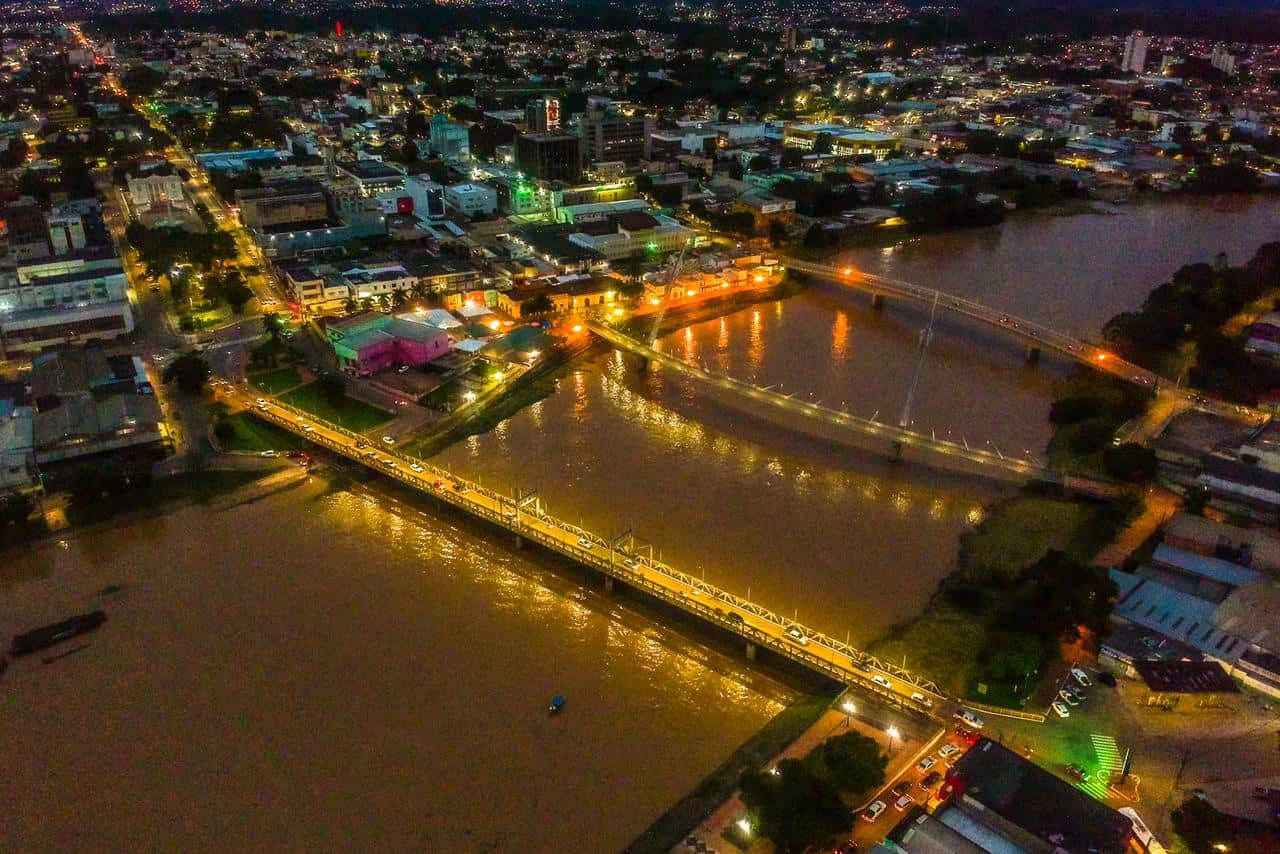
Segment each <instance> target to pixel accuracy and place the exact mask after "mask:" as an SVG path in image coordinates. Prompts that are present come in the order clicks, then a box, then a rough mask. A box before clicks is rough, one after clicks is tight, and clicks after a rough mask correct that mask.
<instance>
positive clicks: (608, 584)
mask: <svg viewBox="0 0 1280 854" xmlns="http://www.w3.org/2000/svg"><path fill="white" fill-rule="evenodd" d="M604 589H605V592H606V593H612V592H613V576H612V575H606V576H605V577H604Z"/></svg>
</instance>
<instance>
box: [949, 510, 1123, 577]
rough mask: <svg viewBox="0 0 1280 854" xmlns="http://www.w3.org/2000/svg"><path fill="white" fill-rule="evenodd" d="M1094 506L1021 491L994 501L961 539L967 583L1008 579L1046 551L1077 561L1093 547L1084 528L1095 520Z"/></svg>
mask: <svg viewBox="0 0 1280 854" xmlns="http://www.w3.org/2000/svg"><path fill="white" fill-rule="evenodd" d="M1097 512H1098V508H1097V506H1096V505H1093V504H1085V503H1077V502H1072V501H1062V500H1060V499H1056V498H1045V497H1042V496H1036V495H1021V496H1018V497H1017V498H1012V499H1010V500H1008V501H1004V502H1002V503H1000V504H997V505H996V506H995V507H994V508H993V509H992V510H991V513H990V514H989V515H988V516H987V518H986V519H984V520H983V521H982V524H980V525H979V526H978V527H977V528H975V529H974V530H972V531H969V532H967V533H966V534H965V535H964V536H963V538H962V539H961V543H960V566H961V570H962V572H963V574H964V576H965V577H966V578H967V579H968V580H970V581H983V580H986V579H994V580H1004V579H1010V578H1013V577H1014V576H1016V575H1017V573H1018V572H1019V571H1020V570H1021V569H1023V568H1024V567H1026V566H1027V565H1029V564H1032V563H1035V562H1036V561H1037V560H1039V559H1040V558H1041V557H1042V556H1043V555H1044V553H1045V552H1047V551H1049V550H1050V549H1059V550H1062V551H1065V552H1066V553H1067V554H1069V555H1070V556H1072V557H1074V558H1077V559H1079V560H1082V561H1088V560H1091V559H1092V558H1093V555H1094V554H1095V553H1096V552H1097V549H1096V548H1094V547H1093V538H1092V537H1090V536H1088V528H1089V527H1090V526H1091V525H1093V524H1095V523H1096V522H1097V521H1098V520H1097V518H1096V516H1097Z"/></svg>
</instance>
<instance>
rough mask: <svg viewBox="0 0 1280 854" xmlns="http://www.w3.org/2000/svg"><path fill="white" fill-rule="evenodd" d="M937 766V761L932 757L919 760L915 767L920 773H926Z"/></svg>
mask: <svg viewBox="0 0 1280 854" xmlns="http://www.w3.org/2000/svg"><path fill="white" fill-rule="evenodd" d="M937 764H938V760H936V759H934V758H933V757H932V756H926V757H925V758H924V759H921V760H920V762H919V764H917V765H916V770H918V771H922V772H923V771H928V770H929V769H930V768H932V767H933V766H935V765H937Z"/></svg>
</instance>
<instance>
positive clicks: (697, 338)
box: [440, 197, 1280, 642]
mask: <svg viewBox="0 0 1280 854" xmlns="http://www.w3.org/2000/svg"><path fill="white" fill-rule="evenodd" d="M1223 207H1228V208H1229V209H1228V210H1221V209H1220V208H1223ZM1275 239H1280V202H1278V201H1277V200H1276V199H1275V198H1263V197H1258V198H1254V199H1246V200H1243V201H1241V202H1239V203H1238V204H1231V205H1229V206H1223V205H1221V204H1217V205H1215V203H1213V202H1207V201H1185V200H1175V201H1164V200H1162V201H1160V202H1159V203H1152V204H1142V205H1134V206H1131V207H1125V208H1117V209H1116V212H1115V213H1114V215H1105V214H1091V215H1080V216H1070V217H1059V216H1049V215H1029V216H1018V217H1014V218H1013V219H1011V220H1010V221H1008V222H1006V223H1005V224H1004V225H1003V226H1001V227H999V228H995V229H980V230H973V231H964V232H956V233H951V234H943V235H930V236H926V237H921V238H916V239H912V240H910V241H908V242H906V243H904V244H902V245H899V246H897V247H894V248H892V249H875V250H866V251H856V252H851V253H848V254H847V255H845V256H844V257H843V258H842V259H840V260H839V261H838V262H837V263H840V264H844V263H853V264H856V265H857V266H858V267H859V268H861V269H865V270H868V271H872V272H877V273H882V274H885V275H889V276H894V277H897V278H902V279H907V280H912V281H918V282H920V283H921V284H927V285H931V286H934V287H938V288H941V289H944V290H947V291H949V292H952V293H956V294H960V295H963V296H967V297H971V298H974V299H978V300H981V301H984V302H987V303H989V304H991V305H994V306H997V307H1000V308H1005V309H1007V310H1008V311H1010V312H1011V313H1016V314H1021V315H1026V316H1030V317H1036V318H1038V319H1040V320H1042V321H1044V322H1047V323H1049V324H1050V325H1053V326H1056V327H1059V328H1063V329H1068V330H1071V331H1074V332H1078V333H1082V334H1086V335H1088V336H1090V337H1096V336H1097V333H1098V330H1099V328H1100V326H1101V324H1102V323H1104V322H1105V321H1106V319H1107V318H1109V317H1110V316H1111V315H1113V314H1115V313H1116V312H1119V311H1122V310H1125V309H1128V308H1133V307H1136V306H1137V305H1139V304H1140V303H1141V301H1142V299H1143V297H1144V296H1145V295H1146V294H1147V292H1148V291H1150V290H1151V289H1152V288H1154V287H1155V286H1156V285H1158V284H1159V283H1160V282H1162V281H1164V280H1165V279H1167V277H1168V276H1169V275H1170V274H1171V273H1172V272H1173V271H1174V270H1176V269H1177V268H1178V267H1179V266H1181V265H1182V264H1185V263H1189V262H1192V261H1209V260H1212V258H1213V256H1214V255H1215V254H1216V253H1217V252H1219V251H1226V252H1227V253H1228V254H1229V257H1230V258H1231V259H1232V261H1233V262H1234V263H1243V262H1244V261H1245V260H1247V259H1248V258H1249V257H1251V256H1252V254H1253V252H1254V250H1255V249H1256V248H1257V247H1258V246H1259V245H1260V244H1261V243H1263V242H1266V241H1267V240H1275ZM927 321H928V310H927V309H926V308H924V307H920V306H908V305H902V304H895V303H893V302H892V301H890V302H889V303H888V304H887V305H886V307H885V308H884V309H882V310H874V309H872V308H871V307H870V305H869V301H868V299H867V298H866V297H865V295H862V294H859V293H852V292H848V291H846V290H845V289H843V288H841V287H840V286H839V285H822V286H815V287H813V288H810V289H808V290H806V291H804V292H802V293H801V294H800V295H798V296H795V297H792V298H790V299H785V300H777V301H772V302H767V303H762V304H759V305H756V306H752V307H748V308H745V309H742V310H739V311H736V312H734V313H732V314H730V315H728V316H725V317H722V318H719V319H715V320H710V321H705V322H701V323H696V324H693V325H692V326H688V327H686V328H684V329H682V330H679V331H677V332H675V333H673V334H671V335H669V336H667V337H666V338H664V339H662V340H661V341H660V342H659V344H660V346H661V347H663V348H665V349H667V350H669V351H671V352H674V353H675V354H677V355H679V356H681V357H682V358H684V359H686V360H689V361H692V362H698V363H701V364H704V365H706V366H707V367H708V368H711V369H714V370H719V371H724V372H726V373H728V374H731V375H733V376H736V377H739V378H743V379H750V380H754V381H756V382H758V383H760V384H761V385H772V386H776V387H779V388H780V390H781V391H783V392H785V393H791V394H794V395H796V396H797V397H801V398H804V399H812V400H818V401H821V402H823V403H824V404H826V405H828V406H833V407H836V408H842V409H848V410H850V411H852V412H854V413H856V414H859V415H868V416H869V415H876V416H877V417H878V418H880V419H881V420H884V421H889V422H895V423H896V422H898V421H899V419H900V418H901V417H902V415H903V409H904V404H905V402H906V400H907V397H908V394H907V389H908V387H909V386H910V385H911V382H912V377H913V375H914V374H915V371H916V363H917V352H918V344H919V340H920V335H921V330H922V329H923V327H924V326H925V325H926V324H927ZM1069 370H1070V366H1069V365H1066V364H1064V363H1062V362H1060V361H1057V360H1054V359H1052V358H1048V357H1046V358H1045V359H1043V360H1042V361H1040V362H1039V363H1038V364H1027V363H1026V361H1025V359H1024V356H1023V353H1022V350H1021V348H1020V346H1019V345H1018V344H1017V343H1015V342H1012V341H1010V340H1006V339H1003V338H1001V337H1000V336H999V335H998V333H996V332H994V331H984V330H981V329H975V328H973V327H972V326H971V325H968V324H966V323H965V322H963V321H961V320H958V319H954V318H949V317H946V316H941V317H939V318H938V319H937V321H936V322H935V328H934V334H933V335H932V338H931V340H930V343H929V346H928V349H927V352H926V354H925V361H924V364H923V368H922V370H921V372H920V381H919V385H918V391H917V394H916V396H915V400H914V405H913V406H912V408H911V411H910V413H909V420H910V421H911V423H912V426H913V428H914V429H916V430H919V431H922V432H934V433H935V434H936V435H938V436H940V437H941V436H945V437H948V438H951V439H953V440H956V441H965V442H969V443H971V444H974V445H980V446H983V447H988V448H993V449H996V450H999V451H1000V452H1001V453H1005V454H1030V455H1032V456H1037V457H1039V456H1042V455H1043V450H1044V446H1045V442H1046V440H1047V439H1048V436H1049V425H1048V422H1047V418H1046V416H1047V413H1048V405H1049V401H1050V400H1051V397H1052V392H1053V386H1054V382H1055V380H1057V379H1058V378H1060V377H1063V376H1065V375H1066V374H1067V373H1068V371H1069ZM440 461H441V462H443V463H444V464H447V465H451V466H454V467H455V468H456V469H457V470H458V471H459V472H460V473H463V474H466V475H468V476H471V477H480V478H481V479H482V480H484V481H485V482H486V483H490V484H492V485H494V486H501V487H506V488H514V487H517V486H518V487H520V488H523V489H526V490H528V489H533V488H536V489H537V490H538V491H539V494H540V496H541V497H542V498H543V499H544V500H545V501H546V502H547V503H548V505H549V507H550V509H551V510H552V512H555V513H557V514H559V515H561V516H564V517H567V518H570V519H575V520H576V519H581V520H583V521H585V522H586V523H587V524H588V525H590V526H592V527H595V528H597V529H598V530H600V531H610V530H612V531H615V532H617V531H624V530H632V531H634V532H635V533H636V534H637V535H639V536H640V537H641V538H643V539H644V540H648V541H650V542H652V543H654V544H655V546H656V547H657V548H660V549H661V550H662V552H663V554H664V557H666V558H667V559H668V560H670V561H672V562H674V563H677V564H678V565H680V566H682V567H685V568H687V569H689V570H690V571H693V572H696V573H703V574H705V575H706V577H707V579H708V580H710V581H713V582H714V583H716V584H719V585H721V586H724V587H726V588H728V589H731V590H734V591H735V592H738V593H742V594H746V593H748V592H749V593H750V595H751V596H752V598H754V599H755V600H757V601H759V602H760V603H762V604H764V605H766V606H769V607H771V608H773V609H774V610H776V611H779V612H782V613H784V614H786V615H787V616H792V615H798V616H799V619H800V620H802V621H804V622H808V623H810V624H811V625H814V626H816V627H817V628H820V629H822V630H824V631H827V632H829V633H831V634H833V635H835V636H837V637H840V638H844V637H846V636H848V637H850V638H852V639H853V640H854V641H855V642H866V641H869V640H871V639H873V638H875V637H877V636H878V635H880V634H883V633H884V631H885V630H886V629H888V628H889V627H890V626H891V625H892V624H893V623H895V622H897V621H900V620H905V619H909V618H910V617H911V616H912V615H914V614H916V613H918V612H919V611H920V610H921V608H922V606H923V605H924V602H925V601H926V599H927V598H928V596H929V594H930V593H931V592H932V591H933V589H934V588H935V586H936V584H937V582H938V581H939V580H940V579H941V578H942V577H943V576H944V575H946V574H947V573H948V572H949V571H950V570H951V568H952V567H953V565H954V559H955V554H956V547H957V541H958V537H959V535H960V533H961V532H962V531H963V530H965V529H966V528H967V527H969V526H971V525H973V524H974V523H975V522H977V521H979V520H980V519H981V516H982V508H983V506H984V505H986V504H988V503H989V502H990V501H991V500H993V499H994V498H996V497H998V496H1000V495H1003V494H1006V493H1007V490H1008V487H1007V486H1001V485H998V484H995V483H989V482H986V481H983V480H979V479H975V478H966V477H958V476H956V475H953V474H948V473H944V472H941V471H938V470H936V469H931V468H927V467H923V466H921V465H918V464H913V463H906V464H902V465H893V464H891V463H888V462H886V460H885V459H884V457H883V454H882V453H880V452H875V451H873V452H868V451H866V450H864V449H859V448H855V447H850V446H847V445H844V444H838V443H832V442H829V441H816V440H814V439H812V438H809V437H806V436H803V435H801V434H798V433H796V432H795V431H793V430H791V429H784V428H780V427H778V426H777V425H774V424H771V423H768V422H765V421H762V420H760V419H758V418H756V417H751V416H748V415H745V414H743V413H741V412H739V411H737V410H735V409H733V408H731V407H729V406H727V405H725V404H724V403H723V402H717V401H716V400H714V399H712V398H711V397H710V396H709V394H708V392H707V391H706V389H705V388H703V387H701V386H699V385H697V384H695V383H694V382H693V381H691V380H686V379H683V378H676V379H674V380H673V379H670V378H668V377H664V376H663V375H662V373H661V371H660V370H655V371H653V372H652V373H650V374H647V375H646V374H641V373H640V371H639V370H638V367H637V364H636V362H635V361H634V360H633V359H631V358H629V357H628V358H624V357H623V356H621V355H620V354H618V353H610V354H608V355H606V356H604V357H601V358H599V359H597V360H595V361H593V362H591V363H589V364H585V365H582V366H581V367H579V368H577V369H576V370H574V371H573V372H572V373H571V374H570V375H569V376H567V377H566V378H565V379H564V380H563V381H562V382H561V384H560V388H559V390H558V391H557V392H556V393H555V394H553V395H552V396H550V397H549V398H547V399H546V400H544V401H542V402H541V403H539V404H537V405H535V406H532V407H529V408H528V409H527V410H525V411H523V412H521V413H519V414H518V415H516V416H515V417H513V418H511V419H509V420H508V421H506V422H504V423H503V424H501V425H499V427H498V428H497V429H495V430H493V431H492V432H490V433H488V434H486V435H483V436H477V437H473V438H472V439H470V440H469V441H467V442H465V443H462V444H460V445H457V446H454V447H453V448H450V449H449V450H447V451H446V452H445V453H443V454H442V455H441V456H440Z"/></svg>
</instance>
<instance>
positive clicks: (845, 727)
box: [671, 707, 936, 854]
mask: <svg viewBox="0 0 1280 854" xmlns="http://www.w3.org/2000/svg"><path fill="white" fill-rule="evenodd" d="M850 729H852V730H854V731H856V732H860V733H862V734H863V735H865V736H867V737H868V738H872V739H874V740H875V741H876V742H877V743H879V744H880V746H881V748H882V749H883V750H884V751H885V752H889V753H890V757H889V765H888V767H887V768H886V769H885V785H886V786H887V785H889V783H890V782H891V781H892V780H893V779H894V778H895V777H897V776H898V775H899V774H901V773H902V771H903V769H904V768H907V767H909V766H911V765H913V764H914V763H915V761H916V758H917V756H918V754H919V752H920V748H921V747H923V746H924V745H925V744H927V743H929V741H928V740H925V741H921V740H918V739H896V740H894V741H893V742H892V744H891V743H890V739H889V736H888V734H887V733H886V732H885V731H884V730H883V729H881V728H879V727H874V726H872V725H870V724H868V723H866V722H865V721H862V720H859V719H858V718H857V717H856V716H853V717H850V716H849V715H847V714H845V713H844V712H843V711H841V710H840V709H839V708H838V707H836V708H832V709H829V710H828V711H827V712H826V714H824V715H823V716H822V717H820V718H818V720H817V721H815V722H814V724H813V725H812V726H811V727H809V728H808V729H807V730H805V731H804V732H803V733H801V734H800V736H799V737H798V738H797V739H796V740H795V741H793V742H791V743H790V744H789V745H787V746H786V748H784V749H783V750H782V752H781V753H779V754H778V755H777V756H775V757H774V758H773V759H772V760H770V761H769V763H768V766H767V767H770V768H772V767H775V766H776V765H777V764H778V763H779V762H781V761H782V760H784V759H802V758H804V757H805V756H807V755H808V754H809V753H810V752H811V751H812V750H813V749H814V748H815V747H817V746H818V745H819V744H821V743H822V742H824V741H826V740H827V739H828V738H831V737H832V736H837V735H843V734H844V733H845V732H848V731H849V730H850ZM935 738H936V736H935ZM875 794H878V793H875ZM874 799H875V798H874V795H873V796H871V797H868V798H867V799H866V802H870V801H871V800H874ZM855 806H857V807H861V806H863V804H862V803H859V804H856V805H855ZM746 812H747V809H746V806H744V805H743V803H742V800H741V799H740V798H739V797H738V794H737V793H736V792H735V793H734V795H733V797H731V798H730V799H729V800H727V801H725V802H724V803H723V804H722V805H721V806H720V807H719V808H718V809H717V810H716V811H715V812H713V813H712V814H711V815H710V816H708V817H707V818H706V819H705V820H704V821H703V822H702V823H701V824H699V825H698V826H697V827H696V828H694V829H693V830H692V831H690V832H689V834H688V835H689V837H692V838H694V839H698V840H701V841H702V842H703V844H705V846H706V850H707V851H717V852H722V854H732V852H737V851H738V850H739V849H738V848H737V847H736V846H734V845H733V844H731V843H729V842H728V841H726V840H725V839H724V838H723V837H722V836H721V834H722V833H723V832H724V831H725V829H727V828H728V827H729V826H730V825H732V824H733V823H734V822H736V821H738V820H739V819H741V818H742V817H743V816H744V815H746ZM694 850H695V849H694V848H693V847H692V846H690V845H687V844H685V843H684V842H681V843H679V844H678V845H676V846H675V847H674V848H672V849H671V854H689V852H692V851H694ZM772 850H773V844H772V843H770V842H769V841H768V840H767V839H761V838H757V839H755V840H754V842H753V844H752V845H751V847H750V848H749V849H748V851H749V852H751V854H766V852H771V851H772Z"/></svg>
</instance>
